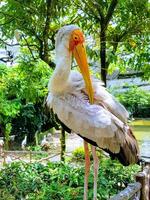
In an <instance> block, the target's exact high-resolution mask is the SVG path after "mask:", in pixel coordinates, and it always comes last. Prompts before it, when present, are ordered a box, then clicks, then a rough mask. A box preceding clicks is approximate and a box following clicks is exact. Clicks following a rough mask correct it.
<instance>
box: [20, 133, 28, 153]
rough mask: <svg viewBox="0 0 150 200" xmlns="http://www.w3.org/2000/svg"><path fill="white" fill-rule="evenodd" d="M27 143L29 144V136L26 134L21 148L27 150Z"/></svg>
mask: <svg viewBox="0 0 150 200" xmlns="http://www.w3.org/2000/svg"><path fill="white" fill-rule="evenodd" d="M26 145H27V136H26V135H25V137H24V139H23V141H22V143H21V148H22V149H23V150H25V147H26Z"/></svg>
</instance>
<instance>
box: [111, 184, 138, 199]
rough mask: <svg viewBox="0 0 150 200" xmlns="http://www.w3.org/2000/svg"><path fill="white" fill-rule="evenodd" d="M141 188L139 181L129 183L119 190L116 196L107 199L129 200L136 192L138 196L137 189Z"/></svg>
mask: <svg viewBox="0 0 150 200" xmlns="http://www.w3.org/2000/svg"><path fill="white" fill-rule="evenodd" d="M140 189H141V184H140V183H137V182H136V183H133V184H129V185H128V187H127V188H125V189H124V190H123V191H121V192H120V193H119V194H117V195H116V196H113V197H111V198H110V199H109V200H129V199H132V197H134V196H135V195H136V194H137V195H138V196H139V194H138V193H139V191H140Z"/></svg>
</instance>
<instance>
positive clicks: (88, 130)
mask: <svg viewBox="0 0 150 200" xmlns="http://www.w3.org/2000/svg"><path fill="white" fill-rule="evenodd" d="M77 74H78V73H77ZM72 76H73V75H72ZM73 78H74V80H75V79H76V80H77V79H78V80H79V81H80V80H81V78H82V77H80V76H73ZM102 85H103V84H102V82H100V81H98V80H96V79H93V87H94V92H95V101H96V104H97V105H96V104H94V105H90V104H89V102H88V98H87V95H85V93H83V92H81V91H78V90H77V91H72V92H71V93H70V94H66V95H58V96H57V95H52V94H50V93H49V95H48V97H47V105H48V106H49V107H50V108H53V111H54V112H55V113H56V114H57V115H58V118H59V119H60V120H61V121H62V122H63V123H64V124H65V125H66V126H68V127H69V128H70V129H72V130H73V131H74V132H76V133H77V134H80V135H81V137H84V138H87V139H88V140H91V141H93V142H96V144H97V145H98V146H99V147H100V148H103V149H107V150H108V151H109V152H111V153H112V154H114V155H116V156H117V157H118V158H119V160H120V161H121V162H122V163H123V164H124V165H128V164H130V163H135V162H137V160H138V153H139V150H138V144H137V141H136V139H135V137H134V136H133V134H132V131H131V130H130V129H129V127H128V125H127V118H128V112H127V111H126V109H125V108H124V107H123V106H122V105H121V104H120V103H119V102H118V101H117V100H115V99H114V97H113V96H112V95H111V94H109V93H108V92H107V91H106V89H105V88H104V87H103V86H102ZM83 91H84V92H86V91H85V89H84V88H83Z"/></svg>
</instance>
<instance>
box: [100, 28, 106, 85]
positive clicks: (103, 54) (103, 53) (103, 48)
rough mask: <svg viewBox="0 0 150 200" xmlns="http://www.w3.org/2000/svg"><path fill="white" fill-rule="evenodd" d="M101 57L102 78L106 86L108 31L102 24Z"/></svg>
mask: <svg viewBox="0 0 150 200" xmlns="http://www.w3.org/2000/svg"><path fill="white" fill-rule="evenodd" d="M100 59H101V78H102V81H103V82H104V84H105V86H106V76H107V64H106V32H105V27H102V26H101V32H100Z"/></svg>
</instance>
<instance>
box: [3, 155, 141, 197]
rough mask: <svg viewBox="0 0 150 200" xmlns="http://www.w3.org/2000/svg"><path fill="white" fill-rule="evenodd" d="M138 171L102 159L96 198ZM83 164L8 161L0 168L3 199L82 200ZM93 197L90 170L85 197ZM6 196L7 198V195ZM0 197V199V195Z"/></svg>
mask: <svg viewBox="0 0 150 200" xmlns="http://www.w3.org/2000/svg"><path fill="white" fill-rule="evenodd" d="M138 170H139V167H138V166H136V165H134V166H130V167H123V166H122V165H120V164H119V163H118V162H116V161H111V160H110V159H102V160H101V161H100V168H99V178H98V199H101V200H106V199H108V198H109V197H110V196H111V195H113V194H115V193H118V191H119V190H122V189H123V188H124V187H125V185H126V184H127V183H130V182H132V181H133V175H134V174H135V173H136V172H137V171H138ZM83 185H84V167H83V166H80V167H75V166H72V165H68V164H64V163H48V164H47V165H46V166H44V165H42V164H40V163H34V164H27V163H20V162H17V163H12V164H11V165H7V166H6V167H5V169H3V170H1V171H0V191H1V196H2V195H3V194H7V195H6V197H5V196H4V195H3V200H8V199H10V200H11V199H12V200H13V199H16V200H17V199H18V200H19V199H29V200H49V199H55V200H63V199H64V200H82V199H83V191H84V188H83ZM92 196H93V171H92V170H91V173H90V177H89V199H92ZM8 197H10V198H8ZM1 199H2V198H1Z"/></svg>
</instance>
